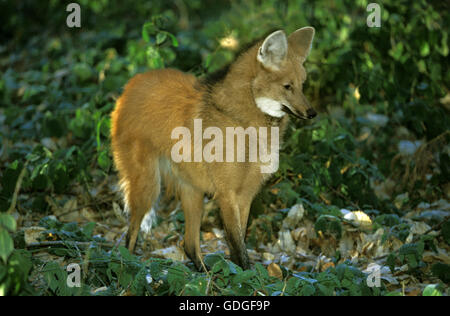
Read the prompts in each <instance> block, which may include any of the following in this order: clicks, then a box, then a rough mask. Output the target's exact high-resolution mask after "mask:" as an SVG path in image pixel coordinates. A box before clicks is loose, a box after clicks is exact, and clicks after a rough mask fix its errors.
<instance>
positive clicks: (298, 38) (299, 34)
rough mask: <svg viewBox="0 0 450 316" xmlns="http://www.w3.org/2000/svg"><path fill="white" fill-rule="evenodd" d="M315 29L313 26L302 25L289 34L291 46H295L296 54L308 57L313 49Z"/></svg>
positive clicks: (304, 57)
mask: <svg viewBox="0 0 450 316" xmlns="http://www.w3.org/2000/svg"><path fill="white" fill-rule="evenodd" d="M314 33H315V30H314V28H313V27H311V26H306V27H302V28H301V29H298V30H297V31H295V32H294V33H292V34H291V35H289V39H288V41H289V47H291V48H293V49H294V51H295V52H296V54H298V55H300V57H302V58H303V59H306V57H308V55H309V52H310V51H311V46H312V41H313V39H314Z"/></svg>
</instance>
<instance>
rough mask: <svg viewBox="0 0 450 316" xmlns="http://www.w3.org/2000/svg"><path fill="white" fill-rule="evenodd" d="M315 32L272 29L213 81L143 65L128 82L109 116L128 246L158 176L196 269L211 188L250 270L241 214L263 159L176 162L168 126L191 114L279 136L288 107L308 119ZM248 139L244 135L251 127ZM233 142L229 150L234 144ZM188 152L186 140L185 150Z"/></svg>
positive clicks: (190, 126)
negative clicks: (176, 202) (176, 209)
mask: <svg viewBox="0 0 450 316" xmlns="http://www.w3.org/2000/svg"><path fill="white" fill-rule="evenodd" d="M313 37H314V28H312V27H304V28H301V29H299V30H297V31H295V32H293V33H292V34H291V35H289V36H288V37H287V36H286V35H285V33H284V31H276V32H274V33H272V34H270V35H269V36H268V37H266V38H265V39H264V40H261V41H259V42H258V43H257V44H255V45H254V46H252V47H251V48H249V49H248V50H246V51H245V52H244V53H242V54H241V55H240V56H239V57H238V58H237V59H236V60H235V61H234V62H233V63H232V64H231V65H230V67H229V68H228V70H227V71H226V72H225V73H224V74H223V76H222V77H221V78H214V80H212V81H211V80H210V81H208V80H199V79H196V78H195V77H194V76H192V75H190V74H185V73H182V72H180V71H177V70H173V69H164V70H155V71H149V72H147V73H143V74H138V75H136V76H134V77H133V78H132V79H131V80H130V81H129V83H128V84H127V85H126V87H125V89H124V92H123V94H122V96H121V97H120V98H119V99H118V100H117V104H116V108H115V110H114V112H113V113H112V150H113V155H114V161H115V164H116V167H117V169H118V171H119V177H120V184H121V188H122V190H123V193H124V198H125V207H126V209H127V210H128V211H129V214H130V226H129V230H128V235H127V246H128V248H129V250H130V251H133V250H134V248H135V245H136V239H137V236H138V232H139V229H140V226H141V223H142V220H143V218H144V216H145V215H146V213H147V212H148V211H149V210H150V209H151V207H152V204H153V203H154V202H155V200H156V198H157V197H158V195H159V193H160V182H161V178H162V180H163V182H164V183H165V185H166V186H167V188H168V189H170V190H171V191H172V192H173V193H174V194H176V196H177V197H178V198H179V199H180V200H181V206H182V209H183V211H184V215H185V242H184V248H185V251H186V254H187V255H188V256H189V258H190V259H191V260H192V261H193V262H194V263H195V265H196V267H197V268H198V269H200V268H201V267H202V265H203V262H202V256H201V252H200V225H201V219H202V214H203V199H204V195H205V194H211V195H214V199H216V201H217V202H218V205H219V207H220V213H221V217H222V221H223V225H224V229H225V232H226V237H227V241H228V246H229V248H230V254H231V259H232V260H233V261H234V262H235V263H237V264H239V265H240V266H241V267H243V268H249V259H248V255H247V249H246V246H245V236H246V230H247V220H248V215H249V210H250V205H251V202H252V200H253V198H254V196H255V195H256V194H257V193H258V191H259V190H260V188H261V186H262V184H263V183H264V181H265V180H267V178H268V177H269V176H270V174H267V173H262V172H261V166H263V165H264V162H262V161H248V160H246V161H244V162H242V161H241V162H239V161H238V162H236V161H232V160H229V159H228V157H227V160H226V161H223V160H222V159H216V160H214V161H208V162H207V161H203V160H202V159H198V157H197V158H194V160H193V161H192V160H187V161H186V160H184V161H180V162H175V161H174V160H173V159H172V157H171V155H172V154H173V148H174V146H175V145H176V144H177V142H178V140H177V139H174V138H173V137H174V134H173V132H174V130H175V129H176V128H178V127H184V128H185V129H187V130H188V131H193V130H194V120H195V121H198V120H201V124H202V126H203V128H215V129H216V131H217V130H218V131H219V132H221V131H222V132H223V135H225V134H226V132H225V131H226V129H227V127H239V128H242V129H245V131H248V130H249V128H268V129H269V131H268V133H267V135H266V136H265V138H266V139H265V140H268V139H270V138H271V136H270V135H271V133H273V130H274V129H273V128H277V129H278V130H279V134H277V135H279V136H278V137H279V138H281V137H282V136H283V132H284V130H285V128H286V125H287V123H288V115H286V114H291V115H293V116H296V117H298V118H300V119H311V118H313V117H315V116H316V112H315V110H314V109H313V108H312V107H311V106H310V105H309V103H308V101H307V100H306V98H305V96H304V95H303V92H302V86H303V83H304V82H305V80H306V72H305V69H304V68H303V63H304V61H305V59H306V57H307V56H308V54H309V52H310V49H311V44H312V40H313ZM278 130H277V131H278ZM218 135H219V134H218V133H216V134H215V136H216V137H218ZM219 136H220V135H219ZM246 136H249V137H250V133H247V135H246ZM189 137H190V136H189ZM233 137H234V135H233ZM209 138H212V136H211V135H210V136H209ZM276 141H278V139H276ZM194 142H197V144H189V148H188V149H189V150H190V149H191V148H190V146H192V148H194V147H195V145H198V143H199V142H200V145H202V144H203V142H204V139H202V138H200V139H199V138H198V137H196V136H194ZM227 142H228V140H227ZM217 144H219V145H218V147H216V148H215V150H216V151H222V150H223V152H226V151H227V150H228V151H229V150H230V148H225V147H226V146H224V145H223V142H219V143H217ZM217 144H216V145H217ZM231 144H232V146H233V148H231V150H234V149H236V146H235V145H234V143H233V142H231ZM227 145H228V144H227ZM241 145H242V144H241ZM244 145H245V146H244V150H246V151H245V155H246V156H245V157H247V158H248V157H249V153H248V152H249V144H245V140H244ZM222 146H223V147H222ZM185 150H186V147H184V148H183V155H184V154H185V153H184V151H185ZM273 171H276V169H274V170H273Z"/></svg>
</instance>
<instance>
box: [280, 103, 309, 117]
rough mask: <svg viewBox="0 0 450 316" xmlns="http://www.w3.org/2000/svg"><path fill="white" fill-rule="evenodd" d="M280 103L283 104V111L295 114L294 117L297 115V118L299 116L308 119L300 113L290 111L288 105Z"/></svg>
mask: <svg viewBox="0 0 450 316" xmlns="http://www.w3.org/2000/svg"><path fill="white" fill-rule="evenodd" d="M281 105H282V106H283V108H282V111H283V112H285V113H287V114H289V115H292V116H295V117H297V118H299V119H301V120H307V119H308V118H307V117H306V116H303V115H300V114H298V113H296V112H294V111H292V110H291V108H290V107H288V106H287V105H286V104H281Z"/></svg>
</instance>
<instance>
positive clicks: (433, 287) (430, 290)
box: [422, 284, 442, 296]
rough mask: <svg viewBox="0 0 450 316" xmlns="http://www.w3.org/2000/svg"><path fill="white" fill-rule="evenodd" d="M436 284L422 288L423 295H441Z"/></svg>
mask: <svg viewBox="0 0 450 316" xmlns="http://www.w3.org/2000/svg"><path fill="white" fill-rule="evenodd" d="M437 287H438V285H437V284H430V285H428V286H427V287H426V288H425V289H424V290H423V294H422V295H423V296H442V293H441V292H440V291H439V290H438V289H437Z"/></svg>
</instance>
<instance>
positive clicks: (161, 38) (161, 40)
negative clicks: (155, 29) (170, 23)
mask: <svg viewBox="0 0 450 316" xmlns="http://www.w3.org/2000/svg"><path fill="white" fill-rule="evenodd" d="M166 39H167V34H166V33H164V32H160V33H158V34H157V35H156V44H157V45H160V44H162V43H164V41H165V40H166Z"/></svg>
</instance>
